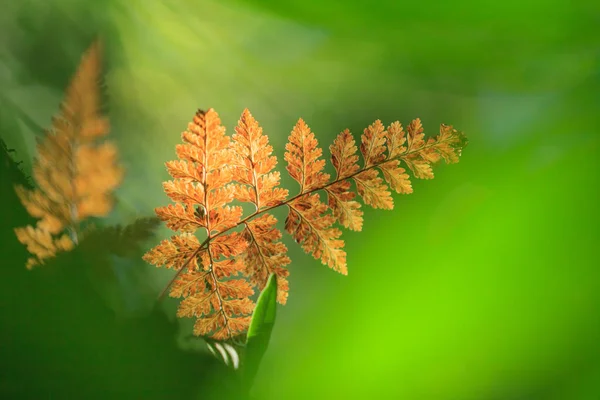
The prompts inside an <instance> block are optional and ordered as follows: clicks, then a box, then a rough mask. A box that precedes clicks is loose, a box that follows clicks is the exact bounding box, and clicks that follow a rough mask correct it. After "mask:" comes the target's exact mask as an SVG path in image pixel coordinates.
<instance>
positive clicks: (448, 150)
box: [144, 109, 466, 340]
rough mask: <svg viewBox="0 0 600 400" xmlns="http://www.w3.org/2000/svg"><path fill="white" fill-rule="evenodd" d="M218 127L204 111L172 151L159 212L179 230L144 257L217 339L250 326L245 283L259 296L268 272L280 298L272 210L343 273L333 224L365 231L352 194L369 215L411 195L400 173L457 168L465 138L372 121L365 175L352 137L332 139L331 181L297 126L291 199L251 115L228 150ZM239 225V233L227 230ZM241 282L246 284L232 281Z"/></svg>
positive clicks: (290, 152) (312, 140) (290, 156)
mask: <svg viewBox="0 0 600 400" xmlns="http://www.w3.org/2000/svg"><path fill="white" fill-rule="evenodd" d="M218 121H219V120H218V116H217V114H216V112H214V111H213V110H212V109H211V110H209V111H208V112H207V113H203V112H199V113H198V114H197V115H196V117H195V119H194V122H193V123H192V124H190V126H189V129H188V131H186V132H184V134H183V139H184V142H185V143H184V144H183V145H178V146H177V147H176V151H177V155H178V157H179V160H177V161H170V162H168V163H167V170H168V171H169V173H170V174H171V176H173V178H174V180H173V181H170V182H167V183H165V184H164V189H165V192H166V194H167V195H168V196H169V197H171V199H173V200H174V201H175V202H176V204H175V205H169V206H166V207H159V208H157V209H156V211H157V214H158V216H159V217H160V218H161V219H163V220H164V221H165V222H166V223H167V226H169V227H170V228H171V229H173V230H178V231H181V232H184V233H182V234H181V235H179V236H173V237H172V238H171V240H165V241H163V242H161V243H160V244H159V245H158V246H157V247H155V248H154V249H152V250H150V251H149V252H148V253H147V254H146V255H145V256H144V258H145V259H146V260H147V261H148V262H150V263H152V264H155V265H158V266H161V265H164V266H166V267H167V268H177V269H178V272H177V274H176V275H175V277H174V278H173V280H172V281H171V284H172V287H171V295H172V296H175V297H184V300H183V301H182V302H181V304H180V307H179V311H178V316H180V317H196V318H198V320H197V322H196V325H195V328H194V333H195V334H196V335H200V336H212V337H213V338H214V339H217V340H223V339H232V338H234V337H235V336H236V335H238V334H239V333H240V332H243V331H244V330H245V329H246V328H247V326H248V323H249V318H250V316H249V314H251V313H252V310H253V307H254V303H253V302H252V301H251V300H250V297H251V296H252V294H253V293H254V289H253V286H255V287H257V288H258V289H259V290H260V289H262V288H263V287H264V286H265V283H266V280H267V278H268V276H269V275H270V274H271V273H275V274H277V275H278V276H279V278H280V279H278V282H279V287H278V301H279V302H280V303H282V304H284V303H285V302H286V300H287V297H288V281H287V276H288V274H289V272H288V270H287V269H286V268H284V267H285V266H286V265H288V264H289V263H290V259H289V258H288V256H287V254H286V253H287V248H286V246H285V245H284V244H283V243H282V242H281V236H282V233H281V231H279V230H278V229H277V227H276V223H277V220H276V219H275V217H274V216H273V215H271V214H270V213H269V212H270V211H271V210H273V209H275V208H277V207H280V206H284V205H286V206H287V207H288V215H287V218H286V221H285V225H284V227H285V230H286V231H287V232H288V233H289V234H290V235H291V236H292V237H293V238H294V239H295V241H296V242H298V243H300V244H301V245H302V248H303V249H304V250H305V251H306V252H307V253H310V254H312V255H313V256H314V257H315V258H317V259H320V260H321V262H322V263H323V264H326V265H328V266H329V267H331V268H332V269H334V270H335V271H337V272H340V273H342V274H347V272H348V269H347V265H346V252H345V251H344V249H343V247H344V242H343V241H342V240H341V239H340V236H341V231H340V230H339V229H338V228H337V227H335V226H334V224H335V222H339V223H340V224H341V225H342V226H344V227H346V228H349V229H352V230H355V231H360V230H361V229H362V225H363V212H362V210H361V204H360V203H359V202H358V201H357V200H356V194H357V193H358V195H360V197H362V199H363V201H364V203H365V204H368V205H370V206H372V207H374V208H383V209H391V208H393V206H394V204H393V200H392V196H391V191H390V189H392V190H394V191H396V192H397V193H403V194H408V193H412V186H411V182H410V177H409V175H408V173H407V170H406V169H405V168H404V166H406V167H407V168H408V169H409V170H410V171H411V172H413V175H414V176H415V177H416V178H421V179H430V178H432V177H433V172H432V165H433V164H435V163H436V162H438V161H439V160H441V159H444V160H445V161H446V162H447V163H454V162H457V161H458V159H459V156H460V154H461V149H462V148H463V147H465V146H466V139H465V137H464V136H463V135H462V133H460V132H458V131H456V130H455V129H453V128H452V127H450V126H446V125H442V126H441V128H440V134H439V135H438V136H437V137H435V138H429V139H427V140H425V136H424V134H423V127H422V125H421V121H420V120H419V119H415V120H414V121H412V122H411V123H410V124H409V126H408V127H407V130H406V132H405V131H404V129H403V127H402V125H401V124H400V123H399V122H394V123H392V124H391V125H390V126H389V127H388V128H387V129H386V128H385V127H384V125H383V124H382V123H381V121H379V120H377V121H375V122H374V123H373V124H372V125H370V126H369V127H368V128H367V129H365V130H364V133H363V135H362V137H361V145H360V154H361V155H362V158H363V159H364V164H363V166H362V167H361V166H359V164H358V161H359V155H358V150H359V148H358V147H357V146H356V142H355V140H354V138H353V137H352V134H351V133H350V131H349V130H347V129H346V130H344V131H342V132H341V133H340V134H339V135H338V136H337V138H336V139H335V140H334V142H333V144H332V145H331V146H330V147H329V149H330V151H331V162H332V164H333V167H334V168H335V171H336V177H335V179H330V176H329V174H327V173H325V172H324V167H325V160H324V159H322V158H321V156H322V154H323V151H322V149H321V148H319V147H318V142H317V139H316V137H315V135H314V133H313V132H312V131H311V129H310V128H309V127H308V125H307V124H306V123H305V122H304V121H303V120H302V119H300V120H298V122H297V123H296V125H295V126H294V128H293V129H292V132H291V134H290V136H289V141H288V143H287V145H286V150H287V151H286V153H285V160H286V161H287V170H288V172H289V173H290V175H291V177H292V178H294V179H295V180H296V181H297V182H298V183H299V184H300V192H299V193H298V194H297V195H295V196H292V197H288V191H287V190H286V189H283V188H280V187H279V181H280V175H279V173H278V172H277V171H274V168H275V166H276V164H277V159H276V158H275V156H273V155H272V152H273V148H272V147H271V145H269V140H268V137H267V136H266V135H264V134H263V132H262V128H261V127H260V126H259V124H258V122H257V121H256V120H255V119H254V117H253V116H252V115H251V114H250V112H249V111H248V110H244V112H243V113H242V116H241V118H240V120H239V122H238V126H237V127H236V128H235V134H234V135H233V136H232V140H231V141H230V142H229V139H228V137H227V136H225V135H224V130H223V128H222V127H220V125H219V123H220V122H218ZM209 143H210V144H211V145H210V146H209ZM380 171H381V173H382V174H383V178H382V177H380V176H379V172H380ZM352 182H354V185H355V187H356V191H354V190H353V189H352ZM319 191H322V192H324V193H325V195H326V196H327V199H328V201H327V203H323V202H322V201H321V198H320V195H319V193H318V192H319ZM234 199H236V200H238V201H243V202H248V203H252V204H254V206H255V210H254V212H252V213H250V214H249V215H247V216H246V217H243V215H242V209H241V208H240V207H236V206H231V205H230V202H232V201H233V200H234ZM237 227H240V228H241V232H237V231H233V229H234V228H237ZM198 228H204V230H205V233H206V235H207V238H206V239H205V240H204V241H203V242H202V243H200V242H199V241H198V240H197V239H196V238H195V236H193V235H191V233H192V232H194V231H196V230H197V229H198ZM192 238H193V239H192ZM238 274H242V275H244V277H242V278H236V276H237V275H238ZM171 284H170V285H171ZM170 285H169V286H170Z"/></svg>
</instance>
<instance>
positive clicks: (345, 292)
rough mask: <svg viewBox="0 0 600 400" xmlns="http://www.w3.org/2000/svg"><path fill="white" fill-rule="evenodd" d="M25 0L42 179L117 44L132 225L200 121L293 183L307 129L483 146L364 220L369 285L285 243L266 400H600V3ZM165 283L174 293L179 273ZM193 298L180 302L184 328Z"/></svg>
mask: <svg viewBox="0 0 600 400" xmlns="http://www.w3.org/2000/svg"><path fill="white" fill-rule="evenodd" d="M4 3H6V4H4V5H3V8H4V11H3V13H2V14H1V16H0V51H1V58H0V102H1V103H0V106H1V109H0V118H1V119H0V124H1V129H2V130H1V133H2V138H3V139H4V140H5V141H6V143H7V144H8V147H10V148H14V149H15V150H16V151H17V153H16V154H17V156H16V159H18V160H23V161H24V164H23V165H24V170H25V171H26V172H29V171H30V165H31V163H30V161H31V158H32V157H33V155H34V136H35V135H36V134H40V132H41V130H40V129H41V128H42V127H47V126H48V125H49V123H50V117H51V116H52V115H53V114H54V113H55V112H56V110H57V107H58V103H59V101H60V99H61V93H62V91H63V90H64V88H65V87H66V85H67V83H68V81H69V79H70V76H71V74H72V73H73V72H74V70H75V67H76V65H77V62H78V60H79V57H80V55H81V53H82V52H83V51H84V50H85V49H86V48H87V46H88V45H89V44H90V43H91V41H92V39H93V37H95V35H100V36H101V37H102V38H103V41H104V47H105V59H106V60H105V62H106V67H107V69H106V84H107V94H108V103H107V104H108V110H109V116H110V118H111V122H112V135H113V138H114V139H115V140H116V142H117V144H118V145H119V148H120V152H121V157H122V160H123V163H124V165H125V166H126V168H127V177H126V180H125V182H124V184H123V185H122V187H121V188H120V189H119V190H118V192H117V195H118V199H119V204H118V207H117V208H116V210H115V212H113V214H111V216H110V217H109V219H108V222H111V223H117V222H122V221H129V220H131V219H132V218H135V217H138V216H149V215H151V214H152V210H153V209H154V207H157V206H160V205H164V204H167V202H168V199H167V197H166V196H165V195H164V193H162V187H161V182H162V181H163V180H166V179H167V177H168V175H167V174H166V172H165V169H164V165H163V163H164V162H165V161H167V160H171V159H173V158H174V157H175V153H174V146H175V144H176V143H178V142H179V140H180V133H181V131H182V130H183V129H185V127H186V124H187V122H188V121H189V120H190V119H191V117H192V116H193V114H194V112H195V110H196V109H197V108H204V109H206V108H208V107H214V108H215V109H216V110H217V111H218V112H219V114H220V115H221V117H222V120H223V123H224V124H225V126H226V127H227V128H228V133H232V131H233V129H232V128H233V126H234V125H235V124H236V122H237V119H238V118H239V115H240V114H241V112H242V110H243V109H244V108H245V107H248V108H249V109H250V110H251V112H252V113H253V115H254V116H255V117H256V118H257V119H258V121H259V122H260V123H261V125H262V126H263V128H264V131H265V133H266V134H267V135H269V137H270V140H271V143H272V144H273V146H274V148H275V154H276V155H277V156H278V158H279V160H280V164H279V168H280V170H281V171H282V172H285V171H284V165H285V163H284V161H283V153H284V146H285V143H286V141H287V136H288V135H289V132H290V130H291V128H292V126H293V125H294V123H295V122H296V121H297V119H298V118H299V117H302V118H303V119H304V120H305V121H306V122H307V123H308V124H309V126H310V127H311V128H312V129H313V131H314V132H315V133H316V135H317V138H318V139H319V141H320V145H321V146H322V147H323V148H325V149H327V148H328V146H329V144H330V143H331V141H332V140H333V138H334V137H335V135H336V134H337V133H339V132H340V131H341V130H343V129H344V128H350V129H351V130H352V131H353V132H354V134H355V137H357V138H358V135H359V134H360V132H361V131H362V129H363V128H364V127H366V126H367V125H368V124H370V123H372V122H373V121H374V120H375V119H381V120H382V121H383V122H384V123H385V124H389V123H390V122H392V121H395V120H400V121H401V122H403V123H404V124H407V123H408V122H410V120H411V119H413V118H415V117H420V118H421V119H422V121H423V123H424V126H425V130H426V132H428V133H429V134H435V133H436V132H437V129H438V126H439V124H440V123H447V124H452V125H454V126H455V127H456V128H457V129H459V130H462V131H464V132H465V133H466V134H467V136H468V138H469V142H470V144H469V146H468V147H467V149H466V150H465V151H464V152H463V156H462V158H461V161H460V163H459V164H456V165H451V166H445V165H441V166H439V167H438V168H437V169H436V170H435V172H436V178H435V179H434V180H432V181H415V182H414V189H415V190H414V193H413V194H411V195H408V196H397V195H396V196H395V197H394V199H395V204H396V208H395V210H393V211H382V210H372V209H369V208H366V207H365V208H364V209H365V224H364V228H363V231H362V232H358V233H355V232H349V231H345V232H344V238H345V240H346V247H347V249H348V267H349V275H348V276H347V277H344V276H341V275H337V274H336V273H334V272H333V271H331V270H328V268H326V267H325V266H323V265H321V264H320V263H319V262H318V261H315V260H313V259H312V258H311V257H310V256H308V255H305V254H304V253H303V252H302V250H301V249H300V248H299V246H297V245H296V244H295V243H294V242H293V241H292V240H289V237H286V239H285V240H286V244H288V247H289V248H290V251H289V255H290V257H291V258H292V260H293V262H292V264H291V266H290V270H291V277H290V287H291V289H290V298H289V301H288V305H286V306H285V307H280V308H279V309H278V314H277V315H278V320H277V323H276V325H275V329H274V331H273V335H272V338H271V345H270V347H269V350H268V352H267V354H266V355H265V358H264V360H263V365H262V367H261V370H260V371H259V375H258V377H257V381H256V385H255V388H254V394H255V395H256V396H257V397H258V398H265V399H288V398H290V399H291V398H299V399H304V398H313V399H320V398H323V399H325V398H327V399H332V398H333V399H335V398H340V399H346V398H348V399H353V398H373V399H386V398H402V399H419V400H426V399H440V400H442V399H443V400H446V399H447V400H451V399H452V400H454V399H457V400H462V399H464V400H500V399H502V400H504V399H510V400H513V399H514V400H516V399H540V400H541V399H544V400H559V399H573V400H579V399H581V400H584V399H585V400H587V399H589V400H591V399H598V398H600V384H599V383H598V382H600V351H599V350H600V346H599V345H598V339H599V333H600V315H599V311H600V308H599V306H600V292H599V291H598V289H599V288H600V272H599V271H598V261H597V260H598V247H597V246H598V236H599V235H598V222H599V219H598V206H599V204H600V202H599V198H598V183H599V182H598V171H600V161H599V156H598V154H599V153H598V151H599V150H600V149H599V144H600V136H599V133H600V132H599V128H600V126H599V124H598V119H599V117H598V116H599V114H600V44H599V43H600V41H599V39H600V38H599V36H600V35H598V26H600V6H598V5H597V4H594V3H595V2H592V1H589V2H583V1H581V2H573V1H567V0H554V1H548V0H546V1H539V0H538V1H533V0H530V1H501V2H499V1H497V2H491V1H489V2H479V1H473V0H459V1H449V2H436V1H420V2H400V1H380V2H367V1H357V0H351V1H336V2H333V1H314V0H311V1H300V0H293V1H285V2H278V1H277V2H275V1H274V2H266V1H250V2H242V1H191V0H188V1H184V0H178V1H163V2H160V1H147V0H131V1H124V0H123V1H118V0H98V1H96V2H80V1H75V0H60V1H58V0H56V1H42V0H23V1H18V2H17V1H14V2H10V3H9V2H4ZM325 153H326V154H328V152H327V151H325ZM283 175H284V176H285V177H284V179H283V185H284V186H285V187H288V188H290V189H291V192H292V193H295V191H296V190H297V185H296V184H295V182H293V181H292V180H291V179H290V178H289V177H288V176H287V174H283ZM276 215H277V216H278V217H279V218H280V219H283V218H284V217H285V215H283V214H281V213H276ZM167 235H169V231H168V230H166V229H162V230H161V231H160V232H159V236H160V238H163V237H166V236H167ZM151 245H152V244H151ZM19 267H20V266H18V265H9V266H5V268H19ZM146 276H147V278H146V279H147V280H148V282H150V283H151V286H152V288H153V290H154V291H156V292H158V291H159V290H160V289H161V287H162V286H163V285H164V284H165V283H166V282H167V281H168V280H169V279H170V277H171V274H170V272H167V271H164V270H154V269H149V270H148V272H147V275H146ZM122 290H124V291H125V292H127V293H129V292H132V291H134V290H135V288H134V287H127V286H124V287H123V288H122ZM175 306H176V303H175V302H171V301H166V302H165V303H164V304H163V308H164V309H165V311H166V312H167V313H168V315H169V316H170V317H173V315H174V308H175ZM148 307H150V306H149V305H148ZM190 329H191V325H190V324H187V323H186V322H181V332H180V334H179V336H185V335H187V334H189V332H190ZM180 342H183V340H180ZM181 346H185V344H183V343H181ZM148 351H149V352H152V351H153V349H152V348H150V349H148ZM123 357H127V355H126V353H124V355H123Z"/></svg>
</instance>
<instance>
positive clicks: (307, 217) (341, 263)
mask: <svg viewBox="0 0 600 400" xmlns="http://www.w3.org/2000/svg"><path fill="white" fill-rule="evenodd" d="M288 206H289V209H290V211H289V214H288V217H287V219H286V221H285V229H286V231H287V232H288V233H289V234H290V235H292V237H293V238H294V240H296V242H298V243H301V244H302V248H303V249H304V251H305V252H307V253H310V254H312V256H313V257H314V258H316V259H321V262H322V263H323V264H325V265H327V266H329V267H330V268H332V269H333V270H334V271H337V272H340V273H341V274H344V275H347V274H348V268H347V266H346V252H345V251H344V250H343V249H342V248H343V247H344V241H343V240H339V239H338V238H339V237H340V235H341V234H342V232H341V231H340V230H339V229H337V228H332V227H331V226H332V225H333V223H334V222H335V218H334V217H333V215H331V214H326V211H327V206H326V205H325V204H323V203H321V201H320V199H319V195H317V194H312V195H305V196H302V197H299V198H297V199H295V200H293V201H291V202H290V203H288Z"/></svg>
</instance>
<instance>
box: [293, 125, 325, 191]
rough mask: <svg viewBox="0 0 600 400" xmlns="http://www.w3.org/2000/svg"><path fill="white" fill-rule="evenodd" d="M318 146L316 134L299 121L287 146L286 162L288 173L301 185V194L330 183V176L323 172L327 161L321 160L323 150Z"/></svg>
mask: <svg viewBox="0 0 600 400" xmlns="http://www.w3.org/2000/svg"><path fill="white" fill-rule="evenodd" d="M317 146H318V142H317V138H315V135H314V133H312V132H311V130H310V128H309V127H308V125H306V123H305V122H304V120H302V118H301V119H299V120H298V122H297V123H296V125H295V126H294V129H292V133H291V134H290V136H289V141H288V143H287V144H286V145H285V149H286V150H287V151H286V153H285V160H286V161H287V162H288V166H287V170H288V172H289V173H290V175H291V176H292V178H294V179H295V180H296V181H297V182H298V183H299V184H300V193H307V192H309V191H311V190H313V189H316V188H321V187H323V186H324V185H326V184H327V182H328V181H329V175H328V174H326V173H324V172H323V168H325V160H323V159H319V157H321V155H322V154H323V150H322V149H321V148H320V147H317Z"/></svg>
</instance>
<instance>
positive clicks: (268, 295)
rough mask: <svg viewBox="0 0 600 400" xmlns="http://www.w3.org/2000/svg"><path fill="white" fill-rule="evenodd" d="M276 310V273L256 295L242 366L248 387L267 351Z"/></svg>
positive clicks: (244, 379)
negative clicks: (258, 294) (256, 299)
mask: <svg viewBox="0 0 600 400" xmlns="http://www.w3.org/2000/svg"><path fill="white" fill-rule="evenodd" d="M276 310H277V275H275V274H271V276H270V277H269V280H268V281H267V285H266V286H265V288H264V289H263V291H262V292H261V293H260V296H258V301H257V302H256V308H255V309H254V314H253V315H252V321H251V322H250V327H249V328H248V336H247V340H246V353H245V359H244V366H243V381H244V384H245V386H246V388H247V389H250V387H251V386H252V382H253V381H254V377H255V376H256V373H257V372H258V367H259V365H260V361H261V360H262V357H263V355H264V354H265V352H266V351H267V346H268V345H269V339H270V338H271V331H272V330H273V326H274V325H275V315H276Z"/></svg>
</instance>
